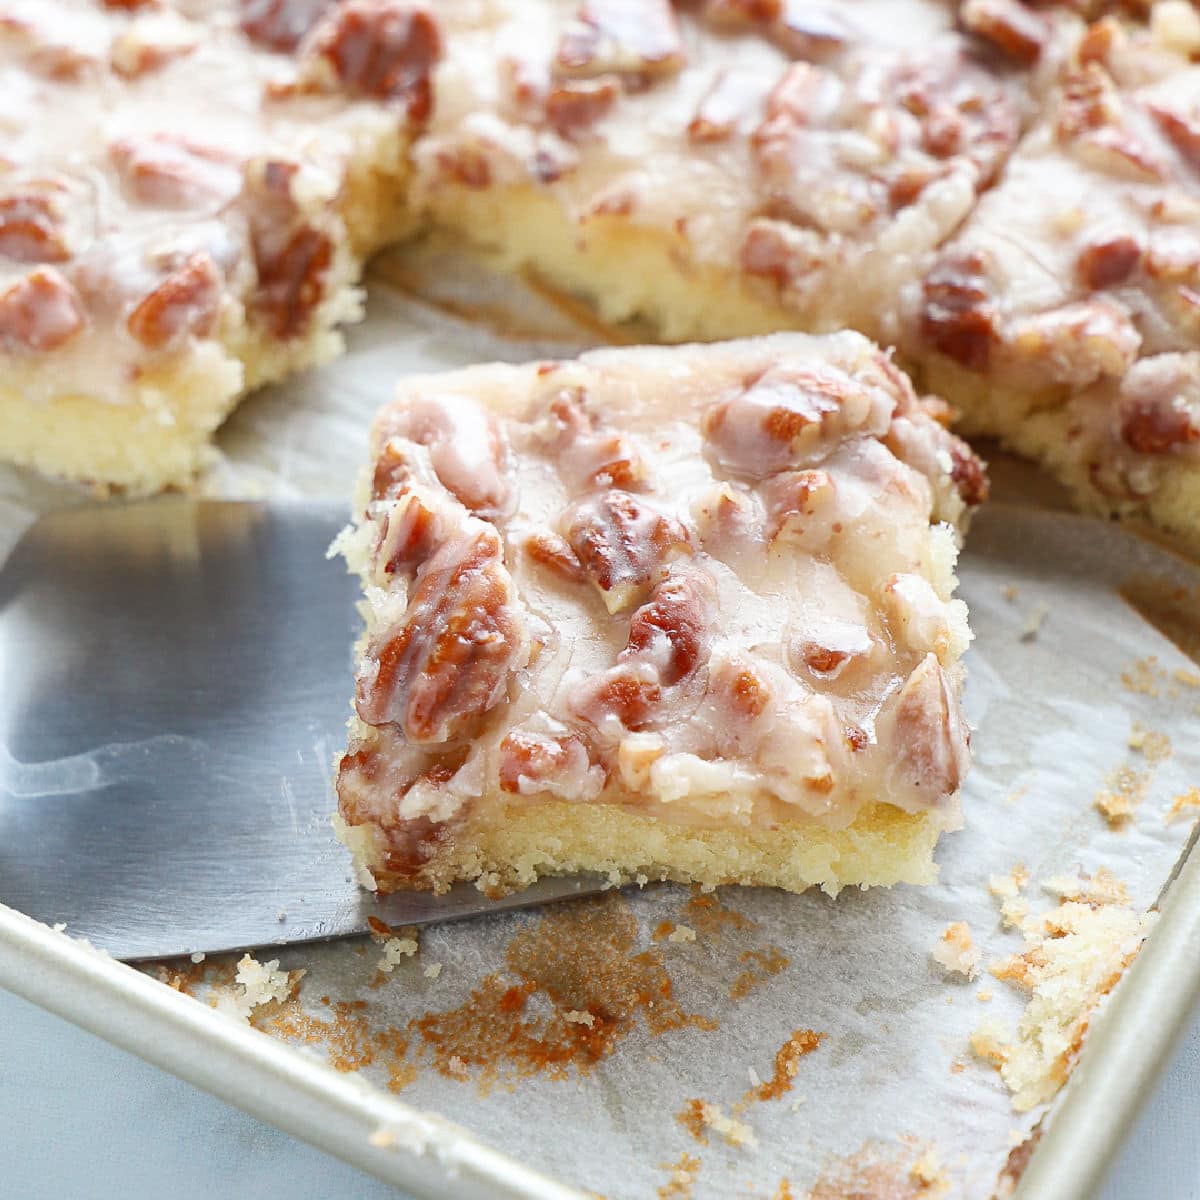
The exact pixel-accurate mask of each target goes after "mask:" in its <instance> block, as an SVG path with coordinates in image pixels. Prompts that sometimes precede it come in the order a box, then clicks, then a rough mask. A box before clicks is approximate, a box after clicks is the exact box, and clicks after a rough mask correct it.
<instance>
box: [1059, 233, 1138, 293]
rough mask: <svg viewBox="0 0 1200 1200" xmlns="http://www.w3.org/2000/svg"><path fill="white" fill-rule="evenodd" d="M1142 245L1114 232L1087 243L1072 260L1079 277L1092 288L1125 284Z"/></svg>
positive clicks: (1131, 272) (1094, 289)
mask: <svg viewBox="0 0 1200 1200" xmlns="http://www.w3.org/2000/svg"><path fill="white" fill-rule="evenodd" d="M1141 257H1142V247H1141V245H1140V244H1139V243H1138V241H1137V239H1136V238H1132V237H1129V236H1128V234H1114V235H1113V236H1111V237H1106V238H1100V239H1098V240H1097V241H1094V242H1090V243H1089V244H1088V245H1086V246H1085V247H1084V248H1083V249H1082V250H1081V251H1080V252H1079V258H1078V259H1077V260H1076V262H1075V269H1076V270H1077V271H1078V272H1079V278H1080V279H1081V280H1082V281H1083V282H1084V283H1085V284H1086V285H1087V286H1088V287H1089V288H1091V289H1092V290H1093V291H1099V290H1100V289H1101V288H1107V287H1116V286H1117V285H1118V284H1121V283H1124V282H1125V280H1127V279H1128V278H1129V276H1130V275H1132V274H1133V272H1134V271H1135V270H1136V269H1137V265H1138V261H1139V260H1140V259H1141Z"/></svg>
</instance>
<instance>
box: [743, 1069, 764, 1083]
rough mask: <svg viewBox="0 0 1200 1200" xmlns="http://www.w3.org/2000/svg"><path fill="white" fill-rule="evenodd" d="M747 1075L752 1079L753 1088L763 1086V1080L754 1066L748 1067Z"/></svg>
mask: <svg viewBox="0 0 1200 1200" xmlns="http://www.w3.org/2000/svg"><path fill="white" fill-rule="evenodd" d="M746 1075H747V1077H748V1078H749V1080H750V1086H751V1087H752V1088H756V1087H762V1080H761V1079H760V1078H759V1075H758V1072H757V1071H756V1070H755V1069H754V1068H753V1067H747V1068H746Z"/></svg>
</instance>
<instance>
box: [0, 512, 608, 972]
mask: <svg viewBox="0 0 1200 1200" xmlns="http://www.w3.org/2000/svg"><path fill="white" fill-rule="evenodd" d="M344 519H345V509H344V506H343V505H342V504H339V503H311V502H305V503H295V504H292V503H289V504H278V503H272V504H266V503H252V502H221V501H193V500H187V499H183V498H165V499H159V500H154V501H146V502H141V503H134V504H126V505H104V506H98V507H87V508H78V509H72V510H68V511H65V512H60V513H55V514H53V515H51V516H48V517H44V518H43V519H42V520H41V521H39V522H38V523H37V524H36V525H34V526H33V527H32V528H31V529H30V530H29V531H28V532H27V533H26V535H25V537H24V538H23V539H22V540H21V542H20V543H19V544H18V545H17V546H16V548H15V549H14V550H13V552H12V554H11V555H10V557H9V559H8V561H7V562H6V563H5V565H4V567H3V569H2V570H0V681H2V682H0V901H3V902H4V903H6V904H8V905H10V906H12V907H14V908H16V909H19V910H20V911H22V912H25V913H28V914H29V915H31V916H34V917H36V918H38V919H39V920H42V921H46V922H48V923H56V922H63V923H65V924H66V926H67V929H68V930H69V931H70V932H72V933H74V934H78V935H82V936H84V937H87V938H89V939H90V940H91V941H92V942H93V943H94V944H96V945H97V946H100V947H101V948H103V949H105V950H107V951H108V952H109V953H111V954H113V955H115V956H116V957H118V958H125V959H138V958H157V957H166V956H169V955H176V954H184V953H190V952H193V951H198V950H201V951H204V952H206V953H213V952H216V951H220V950H229V949H241V948H251V947H256V946H264V945H278V944H282V943H288V942H298V941H311V940H315V939H320V938H329V937H337V936H341V935H344V934H350V933H359V932H362V931H364V930H365V929H366V928H367V916H368V915H369V914H372V913H374V914H377V915H378V916H380V917H381V918H382V919H383V920H385V921H387V922H388V923H389V924H419V923H424V922H429V921H435V920H446V919H451V918H454V917H463V916H470V915H473V914H476V913H480V912H489V911H495V910H496V909H498V908H505V907H513V906H519V905H526V904H533V903H540V902H542V901H544V900H549V899H554V898H557V897H559V896H564V895H575V894H579V893H581V892H584V891H591V890H596V888H597V887H598V886H599V885H598V884H597V883H595V882H591V883H587V882H583V881H578V880H570V879H567V880H547V881H544V882H543V883H542V884H540V885H539V886H538V887H537V888H535V889H532V890H531V891H529V892H525V893H521V894H519V895H517V896H513V897H510V898H509V899H508V900H507V901H501V902H498V903H494V902H491V901H488V900H487V899H485V898H484V897H483V896H481V895H480V893H479V892H477V891H476V890H475V889H474V888H470V887H464V888H459V889H456V890H455V891H454V892H452V893H451V894H450V895H449V896H445V897H432V896H425V895H410V896H395V897H389V898H387V899H386V900H383V901H376V900H375V899H374V898H373V897H371V896H370V895H369V894H368V893H364V892H363V891H361V889H359V887H358V886H357V884H356V883H355V882H354V880H353V878H352V875H351V872H350V865H349V859H348V857H347V855H346V853H345V851H344V850H343V849H342V848H341V847H340V846H339V845H338V844H337V842H336V841H335V839H334V837H333V834H332V831H331V828H330V824H329V814H330V812H331V811H332V809H333V804H334V800H333V790H332V778H331V774H332V768H331V763H332V761H333V757H334V754H335V752H336V750H337V748H338V747H339V745H340V744H341V741H342V738H343V736H344V727H345V723H346V718H347V716H348V711H349V710H348V707H347V705H348V699H349V697H350V695H351V692H352V667H351V657H350V646H351V643H352V640H353V638H354V634H355V630H356V627H357V617H356V615H355V611H354V602H355V598H356V594H357V589H356V587H355V584H354V582H353V580H351V579H350V578H349V577H348V576H347V575H346V573H345V571H344V569H343V567H342V565H341V563H340V562H339V561H333V562H330V561H326V559H325V549H326V547H327V546H328V545H329V543H330V541H331V540H332V538H333V537H334V535H335V534H336V533H337V531H338V529H339V527H340V526H341V524H342V523H343V522H344Z"/></svg>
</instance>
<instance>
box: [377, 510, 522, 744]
mask: <svg viewBox="0 0 1200 1200" xmlns="http://www.w3.org/2000/svg"><path fill="white" fill-rule="evenodd" d="M524 649H525V634H524V627H523V622H522V620H521V616H520V612H519V609H518V602H517V598H516V591H515V588H514V586H513V581H512V577H511V576H510V575H509V573H508V570H507V568H506V567H505V566H504V556H503V551H502V548H501V545H500V538H499V535H498V534H497V533H496V531H495V530H494V529H493V528H492V527H491V526H490V525H485V524H484V523H483V522H481V521H478V520H475V519H474V518H468V519H467V523H466V524H465V525H464V527H463V529H462V531H461V532H460V534H459V535H458V536H456V537H454V538H451V539H449V540H447V541H445V542H444V543H443V544H442V546H441V547H439V549H438V550H437V552H436V553H435V554H434V555H433V557H432V558H430V559H429V560H428V561H427V562H426V563H425V564H424V565H423V566H422V567H421V568H420V570H419V571H418V573H417V577H416V581H415V584H414V586H413V590H412V593H411V595H410V597H409V601H408V607H407V609H406V611H405V613H404V617H403V619H402V621H401V622H400V625H399V628H398V629H396V630H395V631H394V632H392V633H390V634H387V635H385V636H383V637H382V638H380V639H379V641H377V642H376V644H374V645H372V646H371V647H369V648H368V651H367V655H366V657H365V659H364V662H363V664H362V666H361V668H360V670H359V676H358V680H357V687H356V706H357V708H358V714H359V716H360V717H361V718H362V719H363V720H364V721H365V722H367V724H370V725H382V724H385V723H389V722H390V723H395V724H397V725H399V726H400V727H401V728H402V729H403V731H404V733H405V735H406V736H407V737H408V738H409V739H410V740H411V741H414V742H418V743H440V742H446V741H449V740H450V739H452V738H454V737H458V736H459V735H461V734H463V733H465V732H466V731H467V730H469V728H470V727H471V725H472V723H473V721H474V720H475V719H476V718H477V717H479V716H480V715H482V714H483V713H485V712H487V711H488V710H489V709H490V708H492V707H493V706H494V705H495V704H496V703H497V702H498V701H499V700H500V699H501V697H502V696H503V695H504V692H505V689H506V687H507V684H508V679H509V676H510V675H511V673H512V671H513V670H514V669H515V668H516V667H517V666H519V665H520V661H521V658H522V656H523V654H524Z"/></svg>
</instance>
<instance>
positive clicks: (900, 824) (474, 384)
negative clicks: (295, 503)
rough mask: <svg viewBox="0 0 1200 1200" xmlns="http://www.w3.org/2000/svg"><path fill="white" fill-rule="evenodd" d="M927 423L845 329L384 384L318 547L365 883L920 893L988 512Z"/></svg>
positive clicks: (954, 774)
mask: <svg viewBox="0 0 1200 1200" xmlns="http://www.w3.org/2000/svg"><path fill="white" fill-rule="evenodd" d="M942 415H943V413H942V412H941V410H940V406H939V405H937V404H936V403H934V402H927V401H922V400H920V399H918V397H917V396H916V395H915V393H914V392H913V390H912V388H911V386H910V384H909V382H908V380H907V378H906V377H905V376H904V375H903V374H902V373H901V372H900V371H899V370H897V368H896V367H895V366H894V365H893V364H892V362H891V360H890V359H889V357H888V356H887V355H886V354H884V353H883V352H881V351H880V350H879V349H878V348H876V347H875V346H874V345H873V344H872V343H871V342H869V341H868V340H867V339H865V338H863V337H862V336H860V335H858V334H854V333H839V334H835V335H829V336H825V337H812V336H808V335H804V334H776V335H772V336H769V337H764V338H759V339H749V340H743V341H733V342H727V343H722V344H718V345H712V346H684V347H678V348H647V347H639V348H633V349H611V350H600V351H593V352H591V353H588V354H585V355H583V356H582V357H581V358H580V359H578V360H575V361H563V362H542V363H534V364H528V365H524V366H508V365H491V366H480V367H472V368H468V369H465V370H461V371H455V372H452V373H449V374H444V375H434V376H427V377H417V378H411V379H407V380H405V381H404V382H403V384H402V385H401V388H400V393H399V396H398V398H397V399H396V400H395V401H394V402H393V403H392V404H391V405H389V406H388V407H387V408H385V409H384V410H383V412H382V413H381V414H380V415H379V417H378V419H377V421H376V423H375V426H374V430H373V434H372V441H371V445H372V451H371V453H372V460H371V462H370V464H369V466H368V467H367V469H366V471H365V472H364V474H363V477H362V483H361V487H360V493H359V496H358V501H357V511H358V523H357V526H356V527H354V528H353V529H350V530H347V531H346V533H345V534H344V535H343V537H342V539H341V541H340V548H341V549H342V550H343V552H344V553H345V555H346V557H347V559H348V561H349V562H350V564H351V566H352V568H353V569H354V570H355V571H357V572H358V573H359V574H360V575H361V577H362V581H363V587H364V592H365V597H364V601H363V604H362V608H363V612H364V615H365V618H366V632H365V634H364V638H363V641H362V643H361V645H360V648H359V659H358V667H357V684H356V696H355V715H354V716H353V718H352V720H351V726H350V741H349V748H348V751H347V753H346V754H345V755H344V756H343V757H342V758H341V760H340V762H339V765H338V775H337V790H338V796H339V810H340V816H339V817H338V818H337V825H338V829H339V835H340V836H341V837H342V838H343V840H344V841H345V842H346V843H347V844H348V845H349V846H350V847H351V849H352V851H353V853H354V855H355V858H356V860H357V863H358V865H359V867H360V869H361V872H362V874H361V878H363V880H364V882H367V883H369V885H370V886H373V887H377V888H378V889H379V890H380V891H385V892H387V891H393V890H396V889H401V888H421V889H434V890H438V891H441V890H444V889H445V888H447V887H448V886H449V885H450V884H451V883H452V882H454V881H455V880H459V879H472V880H476V881H477V882H478V884H479V886H480V887H481V888H483V889H484V890H486V891H489V892H492V893H499V892H504V891H506V890H510V889H513V888H519V887H522V886H525V885H527V884H529V883H530V882H532V881H533V880H534V879H535V878H537V877H538V876H539V875H543V874H549V873H562V872H574V871H578V870H594V871H601V872H604V873H606V874H608V875H610V876H611V877H612V878H613V879H629V878H637V877H639V876H641V877H646V878H654V879H675V880H681V881H692V882H697V883H700V884H704V885H715V884H720V883H726V882H735V881H736V882H741V883H756V884H771V885H777V886H780V887H784V888H789V889H796V890H799V889H803V888H806V887H808V886H810V885H813V884H819V885H821V886H823V887H825V888H826V889H828V890H830V891H835V890H836V889H838V888H839V887H841V886H843V885H846V884H861V885H868V884H892V883H895V882H898V881H906V882H927V881H929V880H930V879H932V878H933V876H934V866H933V862H932V851H933V847H934V844H935V842H936V841H937V838H938V836H939V834H940V832H941V831H942V830H944V829H947V828H953V827H955V826H956V825H957V823H958V822H959V820H960V816H959V803H958V789H959V784H960V782H961V779H962V777H963V774H964V772H965V770H966V768H967V763H968V734H967V729H966V725H965V722H964V720H963V717H962V714H961V711H960V708H959V690H960V682H961V673H962V672H961V666H960V664H959V658H960V655H961V654H962V652H963V650H964V649H965V647H966V645H967V642H968V639H969V636H970V635H969V633H968V630H967V614H966V608H965V606H964V604H963V603H962V601H961V600H957V599H953V598H952V591H953V588H954V583H955V578H954V574H953V568H954V562H955V558H956V555H957V550H958V534H959V531H960V529H961V527H962V523H963V521H964V519H965V517H966V515H967V514H968V512H969V510H970V508H971V506H972V505H974V504H976V503H978V502H979V501H980V500H981V499H982V497H983V494H984V492H985V489H986V480H985V477H984V474H983V470H982V466H981V464H980V463H979V461H978V459H976V458H975V456H974V455H973V454H972V453H971V451H970V450H969V449H968V448H967V446H966V445H965V444H964V443H962V442H961V441H959V439H958V438H956V437H955V436H953V435H952V434H950V433H948V432H947V431H946V430H945V429H944V428H943V427H942V425H941V424H940V423H939V421H938V419H937V418H938V417H939V416H942Z"/></svg>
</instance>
